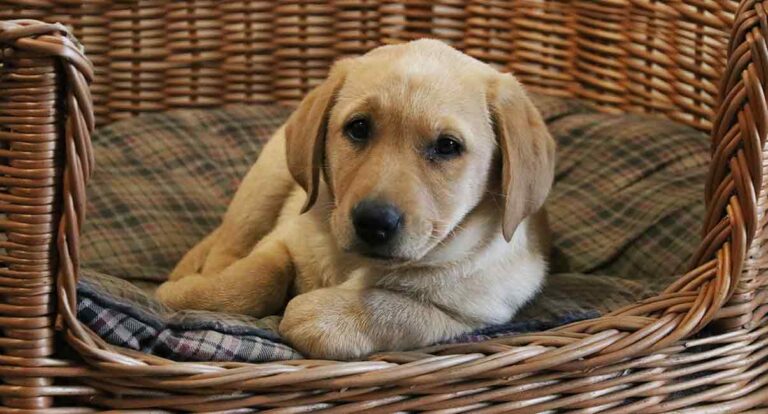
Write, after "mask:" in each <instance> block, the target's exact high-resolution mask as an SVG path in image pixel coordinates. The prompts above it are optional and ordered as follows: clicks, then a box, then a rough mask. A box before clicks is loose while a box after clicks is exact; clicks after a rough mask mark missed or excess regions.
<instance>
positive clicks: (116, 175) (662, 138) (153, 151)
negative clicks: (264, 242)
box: [78, 96, 709, 362]
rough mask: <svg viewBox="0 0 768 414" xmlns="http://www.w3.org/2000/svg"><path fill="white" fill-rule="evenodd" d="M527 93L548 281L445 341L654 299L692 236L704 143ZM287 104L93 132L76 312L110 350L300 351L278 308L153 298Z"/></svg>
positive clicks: (257, 355) (177, 354)
mask: <svg viewBox="0 0 768 414" xmlns="http://www.w3.org/2000/svg"><path fill="white" fill-rule="evenodd" d="M534 100H535V102H536V104H537V106H538V107H539V109H540V110H541V112H542V114H543V115H544V117H545V119H546V121H547V123H548V125H549V128H550V131H551V132H552V134H553V136H554V137H555V138H556V140H557V141H558V146H559V148H558V165H557V171H556V183H555V186H554V189H553V191H552V194H551V196H550V198H549V200H548V203H547V209H548V211H549V215H550V221H551V226H552V231H553V242H554V246H555V253H554V256H553V267H554V271H553V274H551V275H550V276H549V277H548V279H547V284H546V286H545V288H544V290H543V291H542V293H541V294H540V295H539V296H537V298H536V299H535V300H534V301H533V302H532V303H530V304H529V305H528V306H526V307H525V308H524V309H523V310H522V311H521V313H520V314H518V316H516V317H515V318H514V320H512V321H510V322H509V323H507V324H504V325H500V326H492V327H488V328H485V329H482V330H479V331H477V332H473V333H470V334H467V335H463V336H461V337H459V338H454V339H452V340H451V341H450V342H458V341H477V340H483V339H487V338H492V337H496V336H499V335H505V334H509V333H513V332H524V331H532V330H540V329H546V328H550V327H554V326H558V325H560V324H563V323H568V322H572V321H575V320H579V319H584V318H589V317H595V316H598V315H600V314H602V313H605V312H607V311H609V310H610V309H615V308H616V307H619V306H622V305H626V304H628V303H631V302H634V301H637V300H639V299H641V298H644V297H647V296H649V295H652V294H653V293H655V292H658V291H659V290H660V289H662V288H663V287H664V286H666V285H667V284H668V283H670V282H671V281H672V280H673V278H674V275H675V274H677V273H679V272H680V271H682V270H684V268H685V265H686V262H687V260H688V258H689V257H690V255H691V254H692V252H693V249H694V248H695V246H696V242H697V241H698V235H699V230H700V225H701V223H700V221H701V219H702V217H703V215H704V206H703V201H702V194H703V183H704V177H705V174H706V168H707V163H708V160H709V152H708V147H709V146H708V140H707V138H706V136H704V135H703V134H702V133H700V132H697V131H695V130H692V129H690V128H688V127H685V126H682V125H678V124H675V123H672V122H670V121H666V120H663V119H660V118H655V117H650V116H637V115H607V114H602V113H598V112H596V111H594V110H593V109H592V108H590V107H589V106H588V105H587V104H585V103H582V102H579V101H575V100H568V99H561V98H552V97H545V96H534ZM289 113H290V110H288V109H286V108H281V107H276V106H266V107H255V106H254V107H232V108H224V109H215V110H184V111H180V110H179V111H171V112H167V113H159V114H152V115H145V116H141V117H138V118H133V119H129V120H126V121H123V122H118V123H115V124H112V125H110V126H108V127H106V128H104V129H101V130H100V131H98V133H97V134H96V135H95V136H94V147H95V151H96V157H97V161H98V169H97V172H96V175H95V177H94V180H93V181H92V184H91V186H90V187H89V205H88V212H87V213H88V220H87V222H86V225H85V228H84V234H83V238H82V263H83V272H82V274H81V278H80V282H79V284H78V294H79V297H78V299H79V302H78V317H79V318H80V319H81V321H83V322H84V323H85V324H86V325H87V326H89V327H90V328H91V329H92V330H94V331H95V332H96V333H98V334H99V335H100V336H102V337H103V338H105V339H106V340H107V341H108V342H110V343H112V344H116V345H120V346H125V347H128V348H132V349H137V350H141V351H144V352H148V353H152V354H156V355H160V356H164V357H167V358H171V359H175V360H183V361H192V360H194V361H211V360H216V361H251V362H254V361H270V360H281V359H291V358H297V357H300V355H299V354H298V353H297V352H296V351H294V350H292V349H291V348H290V347H288V346H287V345H286V344H283V343H282V342H281V341H280V338H279V336H278V335H277V333H276V326H277V323H278V321H279V317H277V316H273V317H269V318H264V319H254V318H249V317H245V316H241V315H227V314H221V313H212V312H197V311H182V312H173V311H171V310H169V309H167V308H165V307H164V306H163V305H161V304H159V303H157V302H156V301H155V300H154V299H153V298H152V297H151V292H152V290H153V289H154V287H155V286H156V283H157V282H159V281H162V280H164V279H165V277H166V275H167V274H168V272H169V271H170V270H171V269H172V267H173V265H174V264H175V263H176V261H177V260H179V258H180V257H181V256H182V255H183V254H184V252H186V251H187V250H188V249H189V248H190V247H192V246H193V245H194V244H195V242H197V241H198V240H199V239H200V238H202V237H203V236H204V235H205V234H207V233H208V232H209V231H211V230H212V229H213V228H214V227H215V226H216V225H217V224H218V222H219V220H220V219H221V217H222V215H223V214H224V211H225V209H226V206H227V204H228V202H229V200H230V198H231V197H232V195H233V194H234V191H235V190H236V189H237V186H238V184H239V182H240V179H241V177H243V176H244V174H245V173H246V171H247V169H248V168H249V167H250V165H251V164H252V163H253V162H254V161H255V159H256V157H257V156H258V153H259V151H260V149H261V147H262V146H263V144H264V142H266V140H267V139H268V138H269V136H270V135H271V133H272V132H273V131H274V130H275V129H276V128H277V127H278V126H279V125H280V124H282V123H283V122H284V121H285V119H286V118H287V116H288V115H289ZM128 280H130V283H129V282H128ZM139 286H140V287H141V288H140V287H139Z"/></svg>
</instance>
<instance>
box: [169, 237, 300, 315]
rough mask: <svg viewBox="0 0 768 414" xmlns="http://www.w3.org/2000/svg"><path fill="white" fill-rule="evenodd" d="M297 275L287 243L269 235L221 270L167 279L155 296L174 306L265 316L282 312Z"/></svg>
mask: <svg viewBox="0 0 768 414" xmlns="http://www.w3.org/2000/svg"><path fill="white" fill-rule="evenodd" d="M293 276H294V270H293V265H292V261H291V257H290V255H289V253H288V250H287V249H286V247H285V245H284V243H283V242H282V241H281V240H279V239H276V238H268V239H265V240H264V241H263V242H261V243H259V244H258V245H257V246H256V247H255V248H254V249H253V251H252V252H251V253H250V254H248V256H246V257H244V258H242V259H240V260H237V261H236V262H234V263H232V264H231V265H230V266H229V267H227V268H226V269H224V270H222V271H221V272H218V273H215V274H208V275H199V274H195V275H190V276H186V277H184V278H182V279H178V280H174V281H168V282H165V283H163V284H162V285H160V287H159V288H158V289H157V291H156V293H155V296H156V297H157V298H158V300H160V301H161V302H163V303H165V304H166V305H167V306H169V307H171V308H173V309H199V310H210V311H218V312H229V313H240V314H246V315H252V316H257V317H261V316H266V315H272V314H275V313H278V312H280V310H281V309H282V307H283V305H284V304H285V299H286V295H287V294H288V289H289V287H290V285H291V281H292V280H293Z"/></svg>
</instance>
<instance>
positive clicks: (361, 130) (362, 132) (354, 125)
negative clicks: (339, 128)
mask: <svg viewBox="0 0 768 414" xmlns="http://www.w3.org/2000/svg"><path fill="white" fill-rule="evenodd" d="M344 133H345V134H347V136H348V137H349V138H350V139H351V140H353V141H359V142H363V141H366V140H368V138H370V137H371V121H369V120H368V119H367V118H357V119H353V120H351V121H349V122H348V123H347V125H344Z"/></svg>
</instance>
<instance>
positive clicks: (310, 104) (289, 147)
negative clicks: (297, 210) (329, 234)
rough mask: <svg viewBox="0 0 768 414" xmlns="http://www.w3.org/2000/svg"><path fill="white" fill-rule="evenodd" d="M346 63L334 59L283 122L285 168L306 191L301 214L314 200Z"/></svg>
mask: <svg viewBox="0 0 768 414" xmlns="http://www.w3.org/2000/svg"><path fill="white" fill-rule="evenodd" d="M346 63H347V62H346V61H339V62H337V63H336V64H335V65H334V66H333V68H331V72H330V74H329V75H328V78H327V79H326V80H325V81H323V83H322V84H320V85H319V86H317V87H316V88H315V89H313V90H312V91H311V92H309V94H307V96H305V97H304V99H303V100H302V101H301V103H300V104H299V107H298V108H297V109H296V111H294V112H293V114H291V116H290V118H288V121H287V122H286V124H285V148H286V158H287V161H288V171H290V173H291V175H292V176H293V179H294V180H296V182H297V183H298V184H299V185H300V186H301V188H303V189H304V191H306V193H307V199H306V201H305V202H304V207H302V209H301V212H302V213H305V212H307V211H308V210H309V209H310V208H311V207H312V205H313V204H314V203H315V201H316V200H317V194H318V187H319V185H320V172H321V170H322V169H323V163H324V161H325V141H326V134H327V130H328V118H329V117H330V115H331V109H332V108H333V104H334V100H335V96H336V93H337V92H338V90H339V89H340V88H341V85H342V83H343V82H344V77H345V75H346V66H347V65H346Z"/></svg>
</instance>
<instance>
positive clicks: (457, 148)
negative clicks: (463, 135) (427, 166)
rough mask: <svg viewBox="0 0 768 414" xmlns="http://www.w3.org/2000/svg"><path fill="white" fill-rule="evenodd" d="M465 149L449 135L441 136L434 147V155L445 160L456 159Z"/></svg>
mask: <svg viewBox="0 0 768 414" xmlns="http://www.w3.org/2000/svg"><path fill="white" fill-rule="evenodd" d="M463 149H464V147H462V146H461V144H460V143H459V142H458V141H457V140H456V139H454V138H452V137H450V136H448V135H442V136H440V137H439V138H438V139H437V141H435V144H434V146H433V147H432V151H433V152H434V154H435V155H437V156H439V157H443V158H450V157H455V156H457V155H459V154H461V151H462V150H463Z"/></svg>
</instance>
